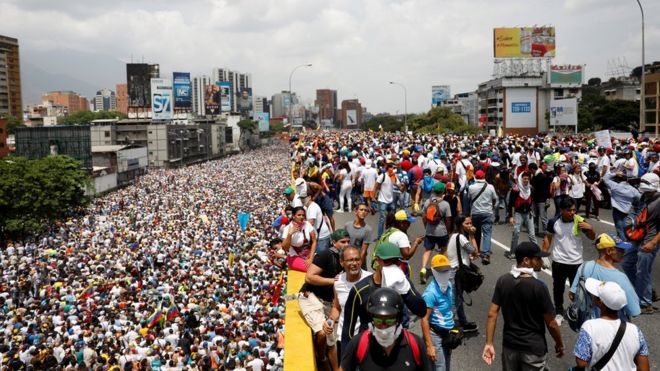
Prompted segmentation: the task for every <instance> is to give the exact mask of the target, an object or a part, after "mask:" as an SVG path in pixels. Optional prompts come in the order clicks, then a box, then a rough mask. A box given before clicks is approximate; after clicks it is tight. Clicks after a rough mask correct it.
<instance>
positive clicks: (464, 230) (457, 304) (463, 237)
mask: <svg viewBox="0 0 660 371" xmlns="http://www.w3.org/2000/svg"><path fill="white" fill-rule="evenodd" d="M456 221H457V223H458V225H459V227H458V229H457V230H456V233H454V234H452V235H451V236H449V243H448V244H447V258H448V259H449V264H450V265H451V274H450V276H449V280H450V281H451V285H452V288H453V291H454V301H453V303H454V311H455V312H456V317H458V323H459V325H460V326H461V327H462V328H463V331H464V332H475V331H477V330H478V327H477V324H476V323H474V322H470V321H469V320H468V319H467V315H466V314H465V308H464V307H463V287H462V286H461V283H460V282H459V281H458V280H456V272H458V268H460V264H459V260H458V259H459V255H458V254H459V253H460V259H462V261H463V265H466V266H469V265H470V262H471V261H472V259H476V258H478V257H479V251H478V250H477V242H476V240H475V238H474V232H475V228H474V226H472V218H471V217H469V216H459V217H458V218H456ZM458 249H460V252H459V251H458Z"/></svg>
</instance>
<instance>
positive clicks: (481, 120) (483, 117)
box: [479, 115, 486, 129]
mask: <svg viewBox="0 0 660 371" xmlns="http://www.w3.org/2000/svg"><path fill="white" fill-rule="evenodd" d="M485 124H486V115H481V116H480V117H479V128H481V129H483V128H484V125H485Z"/></svg>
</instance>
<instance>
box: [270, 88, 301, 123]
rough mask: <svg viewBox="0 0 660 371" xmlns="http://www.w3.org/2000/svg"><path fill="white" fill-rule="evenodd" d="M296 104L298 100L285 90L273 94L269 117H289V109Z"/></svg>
mask: <svg viewBox="0 0 660 371" xmlns="http://www.w3.org/2000/svg"><path fill="white" fill-rule="evenodd" d="M297 103H298V98H297V97H296V95H295V94H293V95H292V94H289V92H288V91H286V90H282V92H281V93H277V94H274V95H273V97H272V99H271V103H270V109H271V112H270V117H284V116H286V117H288V116H289V115H290V112H289V108H292V106H293V105H295V104H297Z"/></svg>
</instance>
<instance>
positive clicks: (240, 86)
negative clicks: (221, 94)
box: [212, 67, 252, 112]
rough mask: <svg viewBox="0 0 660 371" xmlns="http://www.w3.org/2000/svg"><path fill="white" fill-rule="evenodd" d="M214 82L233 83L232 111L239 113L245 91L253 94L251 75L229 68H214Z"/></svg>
mask: <svg viewBox="0 0 660 371" xmlns="http://www.w3.org/2000/svg"><path fill="white" fill-rule="evenodd" d="M212 72H213V73H212V77H213V82H214V83H215V82H218V81H225V82H229V83H231V92H230V93H231V97H232V98H231V110H232V112H238V111H239V107H238V102H239V98H240V97H241V93H242V92H243V90H247V91H248V92H249V94H250V98H251V94H252V75H251V74H249V73H240V72H238V71H233V70H230V69H228V68H221V67H218V68H214V69H213V71H212Z"/></svg>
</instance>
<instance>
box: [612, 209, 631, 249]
mask: <svg viewBox="0 0 660 371" xmlns="http://www.w3.org/2000/svg"><path fill="white" fill-rule="evenodd" d="M627 216H628V214H624V213H622V212H621V211H619V209H617V208H616V207H613V208H612V218H613V219H614V228H615V229H616V235H617V236H618V237H619V238H620V239H622V240H623V241H627V240H628V239H627V238H626V217H627Z"/></svg>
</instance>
